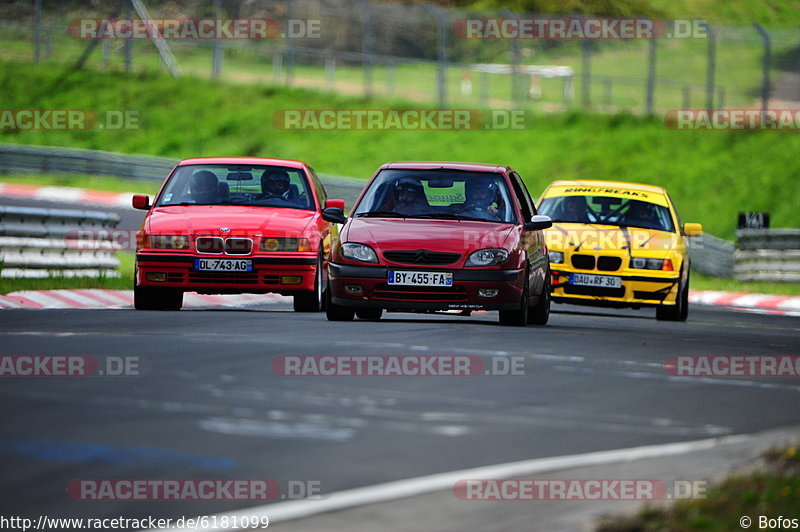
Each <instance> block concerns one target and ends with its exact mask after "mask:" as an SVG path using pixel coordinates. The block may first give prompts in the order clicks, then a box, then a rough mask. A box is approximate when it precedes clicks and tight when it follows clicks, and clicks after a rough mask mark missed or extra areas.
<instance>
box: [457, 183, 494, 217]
mask: <svg viewBox="0 0 800 532" xmlns="http://www.w3.org/2000/svg"><path fill="white" fill-rule="evenodd" d="M465 193H466V201H465V202H464V206H463V208H462V210H461V214H463V215H464V216H471V217H475V218H484V219H487V220H492V221H496V220H500V215H499V214H498V209H497V207H496V206H495V203H497V183H495V182H494V181H492V180H486V179H473V180H470V181H467V182H466V186H465Z"/></svg>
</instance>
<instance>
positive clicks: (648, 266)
mask: <svg viewBox="0 0 800 532" xmlns="http://www.w3.org/2000/svg"><path fill="white" fill-rule="evenodd" d="M631 268H635V269H637V270H662V271H668V272H671V271H672V261H671V260H670V259H646V258H644V257H631Z"/></svg>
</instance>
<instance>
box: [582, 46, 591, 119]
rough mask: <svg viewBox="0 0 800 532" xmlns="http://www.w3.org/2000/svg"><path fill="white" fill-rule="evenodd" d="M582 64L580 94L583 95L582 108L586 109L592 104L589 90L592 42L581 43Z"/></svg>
mask: <svg viewBox="0 0 800 532" xmlns="http://www.w3.org/2000/svg"><path fill="white" fill-rule="evenodd" d="M581 50H582V52H583V53H582V64H581V69H582V70H583V72H581V85H582V87H581V92H582V94H583V106H584V107H586V108H588V107H589V106H590V105H591V103H592V98H591V93H590V88H591V83H592V60H591V54H592V41H590V40H589V39H584V40H583V41H582V42H581Z"/></svg>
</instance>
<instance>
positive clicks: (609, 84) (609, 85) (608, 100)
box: [605, 79, 614, 107]
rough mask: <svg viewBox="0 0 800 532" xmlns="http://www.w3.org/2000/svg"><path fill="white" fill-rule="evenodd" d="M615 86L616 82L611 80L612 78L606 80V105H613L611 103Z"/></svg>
mask: <svg viewBox="0 0 800 532" xmlns="http://www.w3.org/2000/svg"><path fill="white" fill-rule="evenodd" d="M613 87H614V82H613V81H611V80H610V79H607V80H606V82H605V89H606V90H605V104H606V107H611V104H612V102H613V98H612V91H613V90H614V88H613Z"/></svg>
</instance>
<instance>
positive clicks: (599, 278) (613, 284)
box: [569, 273, 622, 288]
mask: <svg viewBox="0 0 800 532" xmlns="http://www.w3.org/2000/svg"><path fill="white" fill-rule="evenodd" d="M569 283H570V284H574V285H576V286H600V287H603V288H620V287H621V286H622V278H621V277H612V276H610V275H587V274H585V273H573V274H572V275H571V276H570V278H569Z"/></svg>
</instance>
